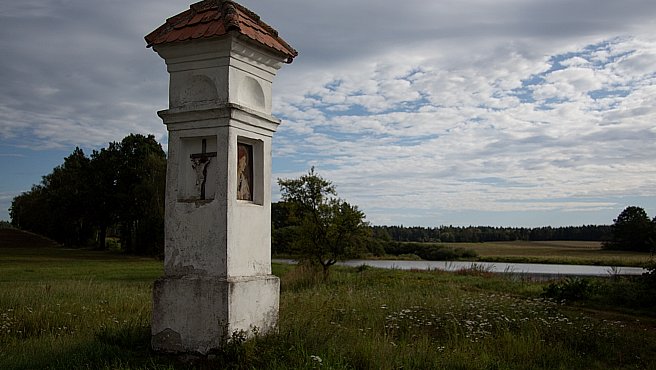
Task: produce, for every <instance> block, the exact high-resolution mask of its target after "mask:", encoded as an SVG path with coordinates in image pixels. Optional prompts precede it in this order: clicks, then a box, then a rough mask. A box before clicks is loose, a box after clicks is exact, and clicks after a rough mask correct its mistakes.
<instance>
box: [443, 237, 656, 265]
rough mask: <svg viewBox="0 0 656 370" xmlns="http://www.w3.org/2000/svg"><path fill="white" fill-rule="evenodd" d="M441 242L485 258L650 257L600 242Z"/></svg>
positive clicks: (632, 260)
mask: <svg viewBox="0 0 656 370" xmlns="http://www.w3.org/2000/svg"><path fill="white" fill-rule="evenodd" d="M441 244H444V245H446V246H449V247H455V248H457V247H460V248H468V249H473V250H474V251H476V253H478V256H479V257H478V260H479V261H488V262H518V263H521V262H525V263H562V264H582V265H606V266H644V265H645V264H647V263H649V262H650V261H651V260H652V259H653V256H652V255H651V254H650V253H642V252H627V251H610V250H604V249H602V248H601V243H600V242H584V241H544V242H539V241H514V242H487V243H441Z"/></svg>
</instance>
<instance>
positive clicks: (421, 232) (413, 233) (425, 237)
mask: <svg viewBox="0 0 656 370" xmlns="http://www.w3.org/2000/svg"><path fill="white" fill-rule="evenodd" d="M372 231H373V235H374V236H376V237H378V238H381V239H385V240H393V241H403V242H434V243H440V242H442V243H478V242H502V241H515V240H526V241H549V240H581V241H604V240H608V239H609V238H610V237H611V235H612V226H610V225H583V226H565V227H551V226H546V227H536V228H527V227H493V226H439V227H432V228H431V227H420V226H412V227H406V226H403V225H401V226H373V227H372Z"/></svg>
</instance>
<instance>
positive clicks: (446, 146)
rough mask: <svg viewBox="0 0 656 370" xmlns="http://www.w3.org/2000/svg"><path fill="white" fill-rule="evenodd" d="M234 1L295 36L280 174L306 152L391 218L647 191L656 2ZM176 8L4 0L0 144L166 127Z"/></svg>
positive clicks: (278, 156) (353, 196) (354, 196)
mask: <svg viewBox="0 0 656 370" xmlns="http://www.w3.org/2000/svg"><path fill="white" fill-rule="evenodd" d="M243 4H244V5H246V6H247V7H249V8H250V9H252V10H254V11H255V12H256V13H259V14H260V15H261V16H262V18H263V19H264V20H265V21H266V22H268V23H270V24H272V25H273V26H275V27H276V28H277V29H278V31H280V34H281V35H282V37H283V38H285V39H286V40H287V41H289V42H290V44H292V45H293V46H294V47H296V48H297V49H298V50H299V52H300V55H299V57H298V58H296V60H295V61H294V63H292V64H291V65H289V66H285V67H284V68H283V69H282V70H281V71H280V74H279V76H278V77H277V78H276V81H275V83H274V102H273V103H274V111H275V112H274V114H275V115H277V116H279V117H280V118H282V119H283V124H282V125H281V126H280V128H279V131H278V133H276V135H275V136H274V147H273V150H274V156H275V158H274V163H277V164H276V167H277V168H279V169H280V170H278V173H276V174H274V176H277V177H291V176H295V175H298V174H299V173H302V172H303V171H305V170H307V169H308V168H309V166H311V165H316V166H317V168H318V170H319V171H320V173H322V174H324V175H325V176H326V177H327V178H329V179H331V180H333V181H334V182H335V183H336V184H337V185H338V189H339V190H340V193H341V194H342V195H343V196H344V197H345V198H347V199H348V200H351V201H353V202H355V203H357V204H359V205H361V207H362V208H363V209H364V210H365V211H366V212H368V210H372V213H371V216H370V219H372V221H374V222H376V221H377V220H390V221H389V222H390V223H392V222H393V221H394V220H397V221H396V222H398V223H401V222H403V219H404V218H405V219H412V220H415V221H416V220H418V219H419V218H420V217H421V218H422V219H423V220H424V221H422V223H423V224H430V222H432V221H430V220H429V218H431V217H435V219H437V218H438V216H439V215H440V214H442V215H443V214H445V213H449V212H457V211H458V210H463V209H466V210H473V211H476V210H478V211H480V212H488V211H489V212H495V211H504V212H514V211H526V210H536V211H537V210H575V211H581V210H582V211H588V210H595V209H606V208H611V207H612V205H613V201H609V200H608V199H610V198H609V197H618V196H622V195H633V196H647V197H656V190H654V189H653V183H654V181H656V172H655V171H656V170H655V169H654V168H653V158H654V157H655V156H656V147H655V146H654V145H653V142H654V139H656V128H655V124H654V122H656V108H655V107H656V70H655V67H654V66H656V39H654V36H653V29H654V23H653V19H654V17H656V2H653V1H650V0H626V1H625V2H621V3H620V2H612V1H597V0H581V1H577V2H576V3H573V2H571V1H565V0H556V1H531V2H526V1H521V0H502V1H497V2H490V1H483V0H467V1H451V0H450V1H442V2H426V1H420V0H408V1H406V2H404V3H403V4H399V3H398V2H393V1H391V0H381V1H379V2H377V3H376V6H371V3H369V2H361V1H355V2H354V1H350V0H349V1H346V0H334V1H331V2H313V1H301V0H279V1H276V2H258V1H254V0H243ZM187 6H188V5H187V4H180V3H179V2H175V1H172V0H166V1H159V2H154V1H150V0H149V1H142V2H130V1H127V0H119V1H114V2H105V3H96V2H84V1H81V0H70V1H66V2H58V3H57V4H56V6H55V5H53V4H50V3H48V2H43V1H37V0H26V1H22V2H20V3H15V4H14V3H12V4H9V3H7V4H2V5H0V49H2V50H3V58H2V60H0V79H1V80H2V81H3V83H2V84H0V144H2V143H10V144H11V145H18V146H24V147H32V148H52V147H57V148H67V147H68V148H71V147H73V146H75V145H81V146H91V147H93V146H102V145H104V144H106V143H107V142H108V141H113V140H120V139H121V138H122V137H124V136H125V135H127V134H128V133H130V132H138V133H154V134H155V135H156V137H158V138H165V137H166V130H165V127H164V126H163V125H162V124H161V121H160V120H159V118H158V117H157V116H156V115H155V112H156V111H157V110H160V109H164V108H165V107H166V104H167V98H166V94H167V83H168V76H167V73H166V67H165V65H164V62H163V61H162V60H161V59H160V58H159V57H158V56H156V55H155V53H153V52H152V50H148V49H145V43H144V41H143V35H145V34H147V33H148V32H150V31H151V30H153V29H155V28H156V27H157V26H159V25H160V24H161V23H162V22H163V21H164V20H165V19H166V18H167V17H169V16H171V15H174V14H176V13H178V12H181V11H183V10H185V9H186V8H187ZM126 9H129V11H126ZM26 187H29V185H27V186H26ZM413 212H415V213H416V214H417V215H420V216H416V217H415V215H414V214H413ZM441 219H443V217H442V218H441ZM386 222H387V221H386Z"/></svg>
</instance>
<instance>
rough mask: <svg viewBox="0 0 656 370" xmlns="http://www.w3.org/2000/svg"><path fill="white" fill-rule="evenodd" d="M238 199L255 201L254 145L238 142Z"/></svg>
mask: <svg viewBox="0 0 656 370" xmlns="http://www.w3.org/2000/svg"><path fill="white" fill-rule="evenodd" d="M237 199H239V200H249V201H253V146H252V145H248V144H243V143H237Z"/></svg>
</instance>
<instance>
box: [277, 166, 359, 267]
mask: <svg viewBox="0 0 656 370" xmlns="http://www.w3.org/2000/svg"><path fill="white" fill-rule="evenodd" d="M278 185H279V186H280V190H281V194H282V199H283V201H284V202H285V203H287V204H288V206H289V207H290V209H289V211H290V213H291V214H292V216H291V217H290V218H288V219H291V220H293V221H292V223H293V224H294V225H293V226H292V227H293V228H294V229H293V230H294V231H295V232H294V241H293V245H294V249H295V250H296V251H297V252H298V253H299V254H300V256H301V257H302V258H303V259H305V260H307V261H310V262H312V263H317V264H319V265H321V267H322V268H323V272H324V276H326V275H327V274H328V271H329V268H330V267H331V266H332V265H334V264H335V263H336V262H337V261H338V260H341V259H344V258H347V257H350V256H354V255H357V253H358V252H359V251H361V250H362V249H363V244H364V241H365V240H366V237H367V236H368V233H369V228H368V225H367V223H366V222H365V221H364V218H365V215H364V213H363V212H362V211H360V210H359V209H358V207H357V206H355V205H351V204H349V203H347V202H345V201H343V200H341V199H339V198H337V192H336V190H335V186H334V185H333V184H332V183H331V182H330V181H328V180H326V179H324V178H323V177H321V176H320V175H319V174H317V173H315V172H314V167H312V169H310V171H309V172H308V173H307V174H306V175H303V176H301V177H300V178H298V179H285V180H282V179H278Z"/></svg>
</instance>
